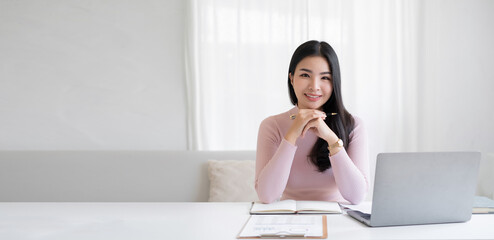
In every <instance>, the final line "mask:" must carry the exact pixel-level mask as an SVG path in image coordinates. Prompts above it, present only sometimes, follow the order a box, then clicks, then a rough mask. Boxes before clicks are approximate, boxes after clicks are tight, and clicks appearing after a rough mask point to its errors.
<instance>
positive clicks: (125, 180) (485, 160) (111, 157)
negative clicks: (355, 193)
mask: <svg viewBox="0 0 494 240" xmlns="http://www.w3.org/2000/svg"><path fill="white" fill-rule="evenodd" d="M254 159H255V151H0V202H205V201H255V200H257V195H256V193H255V190H254V168H255V163H254ZM493 172H494V154H492V153H487V154H486V153H483V154H482V161H481V164H480V171H479V181H478V186H477V195H482V196H487V197H489V198H494V175H493V174H492V173H493ZM371 181H372V180H371ZM371 194H372V193H371V192H370V193H369V194H368V198H367V200H371V197H372V196H371Z"/></svg>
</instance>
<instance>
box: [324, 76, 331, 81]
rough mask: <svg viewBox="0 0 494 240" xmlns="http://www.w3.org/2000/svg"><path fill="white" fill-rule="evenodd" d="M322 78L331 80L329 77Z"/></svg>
mask: <svg viewBox="0 0 494 240" xmlns="http://www.w3.org/2000/svg"><path fill="white" fill-rule="evenodd" d="M322 79H324V80H328V81H329V80H331V78H329V77H322Z"/></svg>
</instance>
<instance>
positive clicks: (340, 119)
mask: <svg viewBox="0 0 494 240" xmlns="http://www.w3.org/2000/svg"><path fill="white" fill-rule="evenodd" d="M310 56H321V57H323V58H325V59H326V61H328V63H329V69H330V71H331V81H332V83H333V92H332V93H331V97H330V98H329V100H328V101H327V102H326V103H324V105H323V106H322V111H324V112H326V113H337V115H334V116H331V115H330V114H328V116H327V117H326V120H324V122H325V123H326V124H327V125H328V126H329V128H331V130H333V132H334V133H335V134H336V135H337V136H338V137H339V138H340V139H341V140H342V141H343V146H344V147H345V149H346V148H347V147H348V142H349V135H350V132H352V130H353V128H354V124H355V120H354V119H353V117H352V115H351V114H350V113H349V112H348V111H347V110H346V109H345V106H344V105H343V98H342V96H341V75H340V64H339V63H338V56H336V52H335V51H334V50H333V48H332V47H331V46H330V45H329V44H328V43H326V42H322V41H321V42H319V41H315V40H312V41H308V42H305V43H303V44H302V45H300V46H299V47H298V48H297V49H296V50H295V52H294V53H293V56H292V59H291V61H290V66H289V68H288V74H289V75H290V74H295V68H296V67H297V64H298V63H299V62H300V61H302V59H304V58H305V57H310ZM288 91H289V94H290V100H291V101H292V103H293V105H297V103H298V99H297V96H296V95H295V90H294V89H293V86H292V83H291V81H290V77H288ZM308 158H309V160H310V162H312V163H313V164H314V165H315V166H316V167H317V170H318V171H319V172H324V171H326V170H327V169H329V168H330V167H331V162H330V161H329V150H328V143H327V142H326V141H325V140H323V139H322V138H319V139H317V142H316V144H314V147H313V148H312V151H311V152H310V154H309V156H308Z"/></svg>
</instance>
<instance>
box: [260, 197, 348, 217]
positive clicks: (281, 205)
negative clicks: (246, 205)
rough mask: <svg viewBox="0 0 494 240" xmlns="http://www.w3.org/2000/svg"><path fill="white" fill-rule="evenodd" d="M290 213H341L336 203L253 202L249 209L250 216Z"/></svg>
mask: <svg viewBox="0 0 494 240" xmlns="http://www.w3.org/2000/svg"><path fill="white" fill-rule="evenodd" d="M290 213H313V214H331V213H341V208H340V205H339V204H338V203H337V202H324V201H295V200H283V201H278V202H273V203H267V204H265V203H259V202H254V203H253V204H252V208H251V209H250V214H290Z"/></svg>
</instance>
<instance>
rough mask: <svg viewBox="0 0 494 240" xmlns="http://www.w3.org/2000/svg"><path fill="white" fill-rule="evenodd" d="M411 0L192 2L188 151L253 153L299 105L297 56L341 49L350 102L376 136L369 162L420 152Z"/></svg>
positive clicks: (414, 11)
mask: <svg viewBox="0 0 494 240" xmlns="http://www.w3.org/2000/svg"><path fill="white" fill-rule="evenodd" d="M419 4H420V2H419V1H412V0H401V1H395V0H378V1H364V0H361V1H358V0H329V1H328V0H305V1H299V0H270V1H264V0H236V1H232V0H214V1H212V0H189V5H188V17H187V19H188V24H187V27H188V30H187V41H188V42H187V49H186V56H187V57H186V61H187V63H186V66H187V69H186V71H187V74H186V76H187V90H188V101H189V102H188V106H189V108H188V113H189V116H188V121H189V138H188V139H189V149H191V150H255V148H256V139H257V131H258V127H259V124H260V122H261V121H262V120H263V119H264V118H266V117H268V116H270V115H274V114H278V113H281V112H284V111H286V110H288V109H289V108H291V107H292V105H291V103H290V100H289V97H288V89H287V76H288V75H287V74H288V64H289V61H290V57H291V54H292V53H293V51H294V50H295V48H296V47H297V46H298V45H300V44H301V43H303V42H305V41H307V40H311V39H316V40H323V41H327V42H328V43H330V44H331V45H332V46H333V48H335V50H336V52H337V54H338V56H339V59H340V66H341V68H342V88H343V99H344V103H345V105H346V107H347V108H348V109H349V111H350V112H351V113H352V114H355V115H357V116H360V117H361V118H363V120H364V122H365V123H366V125H367V128H368V131H369V139H370V147H371V156H370V157H371V159H372V160H374V159H375V156H376V154H377V153H378V152H383V151H413V150H415V149H416V147H417V140H416V139H417V136H416V130H417V124H416V122H417V121H416V118H417V116H416V112H417V101H418V100H417V90H416V89H417V88H416V84H417V57H416V52H417V47H418V36H417V22H418V20H417V14H418V9H419V6H418V5H419Z"/></svg>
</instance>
